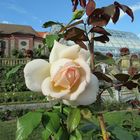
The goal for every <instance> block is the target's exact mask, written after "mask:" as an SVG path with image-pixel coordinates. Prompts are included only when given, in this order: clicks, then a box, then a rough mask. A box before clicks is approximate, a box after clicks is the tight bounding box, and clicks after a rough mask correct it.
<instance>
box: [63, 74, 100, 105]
mask: <svg viewBox="0 0 140 140" xmlns="http://www.w3.org/2000/svg"><path fill="white" fill-rule="evenodd" d="M98 91H99V81H98V79H97V77H96V76H95V75H91V81H90V83H89V85H88V86H87V87H86V90H85V91H84V92H83V93H82V94H80V95H79V97H78V98H77V99H76V100H75V101H69V100H63V102H64V104H67V105H76V106H78V105H90V104H92V103H94V102H95V101H96V96H97V94H98Z"/></svg>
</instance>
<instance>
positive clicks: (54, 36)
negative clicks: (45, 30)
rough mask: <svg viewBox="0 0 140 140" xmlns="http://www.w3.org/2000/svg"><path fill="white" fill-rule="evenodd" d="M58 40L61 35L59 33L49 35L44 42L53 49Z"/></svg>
mask: <svg viewBox="0 0 140 140" xmlns="http://www.w3.org/2000/svg"><path fill="white" fill-rule="evenodd" d="M55 40H56V41H58V40H59V36H58V35H57V34H51V35H47V36H46V38H45V40H44V44H45V45H47V47H48V48H49V50H51V49H52V47H53V45H54V41H55Z"/></svg>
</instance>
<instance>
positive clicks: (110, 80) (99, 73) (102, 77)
mask: <svg viewBox="0 0 140 140" xmlns="http://www.w3.org/2000/svg"><path fill="white" fill-rule="evenodd" d="M93 74H94V75H96V77H97V78H98V79H99V80H104V81H106V82H109V83H112V82H113V81H112V79H110V78H109V77H108V76H107V75H105V74H103V73H101V72H93Z"/></svg>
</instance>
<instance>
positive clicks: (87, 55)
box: [79, 48, 90, 61]
mask: <svg viewBox="0 0 140 140" xmlns="http://www.w3.org/2000/svg"><path fill="white" fill-rule="evenodd" d="M79 58H82V59H84V60H85V61H88V59H89V58H90V53H89V51H88V50H85V49H82V48H81V49H80V52H79Z"/></svg>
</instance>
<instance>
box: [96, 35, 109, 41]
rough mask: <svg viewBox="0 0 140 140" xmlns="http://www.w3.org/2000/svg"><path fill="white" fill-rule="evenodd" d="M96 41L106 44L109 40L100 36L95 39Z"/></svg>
mask: <svg viewBox="0 0 140 140" xmlns="http://www.w3.org/2000/svg"><path fill="white" fill-rule="evenodd" d="M94 40H95V41H100V42H102V43H106V42H108V41H109V38H108V36H106V35H101V36H98V37H94Z"/></svg>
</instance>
